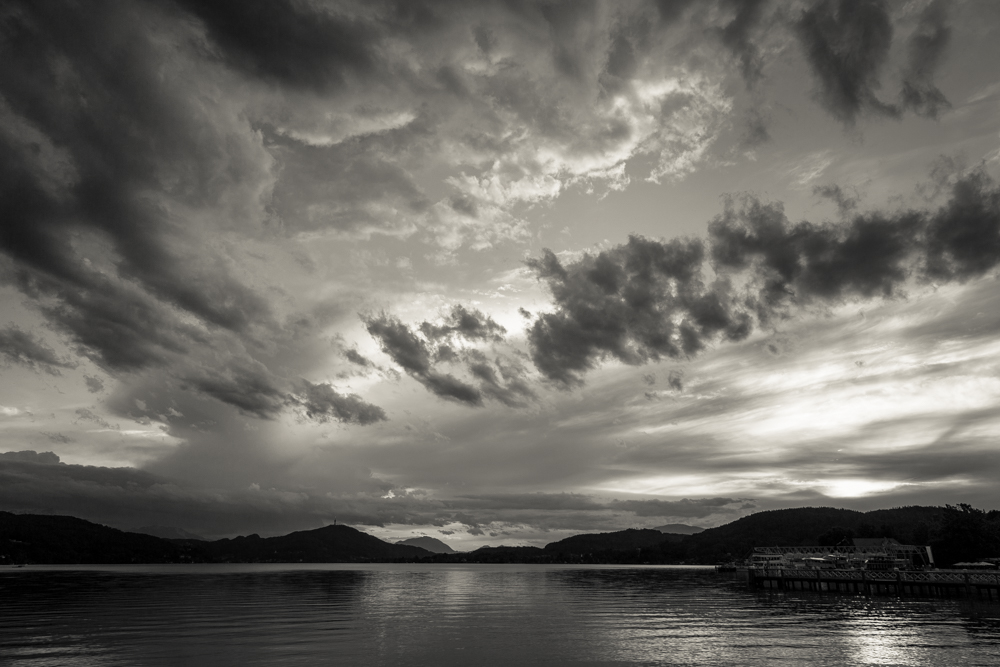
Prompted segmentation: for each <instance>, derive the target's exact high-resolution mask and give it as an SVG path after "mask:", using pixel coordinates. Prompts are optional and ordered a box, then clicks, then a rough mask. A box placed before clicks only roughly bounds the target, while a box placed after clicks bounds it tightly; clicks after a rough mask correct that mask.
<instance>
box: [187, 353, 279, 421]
mask: <svg viewBox="0 0 1000 667" xmlns="http://www.w3.org/2000/svg"><path fill="white" fill-rule="evenodd" d="M185 379H186V381H187V382H190V383H191V384H192V385H193V386H194V387H196V388H197V389H198V390H199V391H201V392H202V393H205V394H208V395H209V396H211V397H212V398H215V399H217V400H219V401H222V402H223V403H228V404H229V405H232V406H235V407H236V408H237V409H239V410H240V412H243V413H245V414H248V415H252V416H255V417H259V418H261V419H273V418H275V417H277V416H278V414H279V413H280V412H281V410H282V408H284V406H285V403H286V396H285V393H284V392H282V391H281V389H280V388H279V387H278V386H277V384H276V382H275V379H274V378H273V377H272V376H271V374H270V373H269V372H268V371H267V369H266V368H264V367H263V365H261V364H254V365H251V366H245V367H240V366H235V365H231V366H228V367H224V368H206V369H203V370H202V371H201V372H200V373H199V374H198V375H194V376H190V377H187V378H185Z"/></svg>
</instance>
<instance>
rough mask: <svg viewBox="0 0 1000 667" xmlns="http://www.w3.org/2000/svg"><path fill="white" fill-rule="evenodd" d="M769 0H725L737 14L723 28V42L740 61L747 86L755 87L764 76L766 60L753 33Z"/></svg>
mask: <svg viewBox="0 0 1000 667" xmlns="http://www.w3.org/2000/svg"><path fill="white" fill-rule="evenodd" d="M767 3H768V0H724V2H723V3H722V5H723V6H724V7H726V8H727V9H729V8H731V9H732V10H733V11H734V13H735V15H734V16H733V20H732V21H730V22H729V23H727V24H726V25H725V26H724V27H723V28H722V30H721V38H722V44H723V45H724V46H725V47H726V48H727V49H729V51H730V52H731V53H732V54H733V56H734V57H735V58H736V59H737V60H739V62H740V73H741V74H742V75H743V80H744V81H745V82H746V85H747V88H753V87H754V86H755V85H756V84H757V82H758V81H760V79H761V77H762V76H763V74H762V70H763V68H764V62H763V60H762V58H761V56H760V50H759V49H758V48H757V45H756V44H754V43H753V41H752V39H751V35H752V32H753V30H754V29H755V28H756V27H757V25H758V24H759V22H760V20H761V17H762V16H763V13H764V7H765V6H766V5H767Z"/></svg>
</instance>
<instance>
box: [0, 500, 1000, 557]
mask: <svg viewBox="0 0 1000 667" xmlns="http://www.w3.org/2000/svg"><path fill="white" fill-rule="evenodd" d="M691 528H694V527H693V526H691ZM859 537H860V538H880V537H892V538H895V539H897V540H899V541H900V542H902V543H904V544H918V545H923V544H927V545H930V546H931V547H933V549H934V556H935V559H936V561H937V563H938V564H939V565H942V566H948V565H950V564H952V563H956V562H959V561H975V560H979V559H982V558H987V557H997V556H1000V511H996V510H992V511H990V512H985V511H983V510H978V509H975V508H973V507H970V506H968V505H959V506H957V507H952V506H945V507H900V508H894V509H884V510H874V511H871V512H857V511H854V510H846V509H834V508H832V507H801V508H795V509H783V510H770V511H765V512H758V513H756V514H751V515H750V516H745V517H743V518H741V519H738V520H736V521H733V522H732V523H729V524H726V525H724V526H719V527H718V528H709V529H706V530H703V531H701V532H698V533H695V534H691V535H683V534H678V533H663V532H660V531H659V530H654V529H643V530H638V529H629V530H620V531H616V532H611V533H587V534H582V535H573V536H571V537H567V538H566V539H563V540H559V541H557V542H552V543H550V544H547V545H546V546H545V547H544V548H542V549H540V548H538V547H505V546H499V547H482V548H480V549H476V550H475V551H472V552H467V553H460V552H454V551H452V552H451V553H447V552H443V553H434V552H432V551H431V550H429V549H425V548H421V547H420V546H415V545H413V544H406V543H403V544H389V543H388V542H383V541H382V540H380V539H378V538H376V537H374V536H372V535H368V534H367V533H363V532H361V531H359V530H357V529H355V528H351V527H350V526H343V525H340V526H326V527H325V528H317V529H316V530H303V531H298V532H294V533H290V534H288V535H283V536H281V537H268V538H262V537H260V536H258V535H248V536H240V537H237V538H233V539H224V540H215V541H213V542H208V541H202V540H196V539H162V538H159V537H154V536H152V535H144V534H139V533H134V532H123V531H120V530H116V529H114V528H108V527H107V526H100V525H98V524H94V523H90V522H89V521H84V520H83V519H77V518H74V517H68V516H40V515H31V514H11V513H9V512H0V564H9V563H25V562H26V563H190V562H209V563H213V562H214V563H298V562H303V563H343V562H391V561H417V560H420V561H424V562H437V563H581V564H586V563H636V564H643V563H650V564H652V563H702V564H711V563H717V562H721V561H728V560H733V559H742V558H744V557H745V556H746V555H747V554H748V552H750V551H751V550H752V549H753V547H755V546H803V545H818V546H833V545H836V544H839V543H841V542H842V541H844V540H848V539H854V538H859ZM415 540H431V541H433V542H437V543H438V544H439V545H442V546H445V547H447V545H444V544H443V543H442V542H440V541H439V540H434V538H415ZM407 542H411V540H407ZM427 544H428V545H429V546H434V545H433V544H431V543H429V542H428V543H427Z"/></svg>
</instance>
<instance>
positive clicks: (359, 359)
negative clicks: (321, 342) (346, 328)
mask: <svg viewBox="0 0 1000 667" xmlns="http://www.w3.org/2000/svg"><path fill="white" fill-rule="evenodd" d="M344 358H345V359H347V360H348V361H349V362H351V363H352V364H357V365H358V366H361V367H362V368H371V367H373V366H374V365H375V364H373V363H372V360H371V359H369V358H368V357H366V356H364V355H363V354H361V353H360V352H358V351H357V350H355V349H354V348H351V349H349V350H345V351H344Z"/></svg>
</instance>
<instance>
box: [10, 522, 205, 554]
mask: <svg viewBox="0 0 1000 667" xmlns="http://www.w3.org/2000/svg"><path fill="white" fill-rule="evenodd" d="M189 551H190V550H189V549H188V548H186V547H184V546H183V545H178V544H174V543H172V542H168V541H167V540H162V539H160V538H158V537H153V536H151V535H139V534H137V533H126V532H123V531H120V530H116V529H114V528H108V527H107V526H101V525H98V524H96V523H91V522H89V521H84V520H83V519H77V518H76V517H72V516H46V515H37V514H11V513H10V512H0V563H88V564H97V563H180V562H184V561H185V560H190V555H189Z"/></svg>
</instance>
